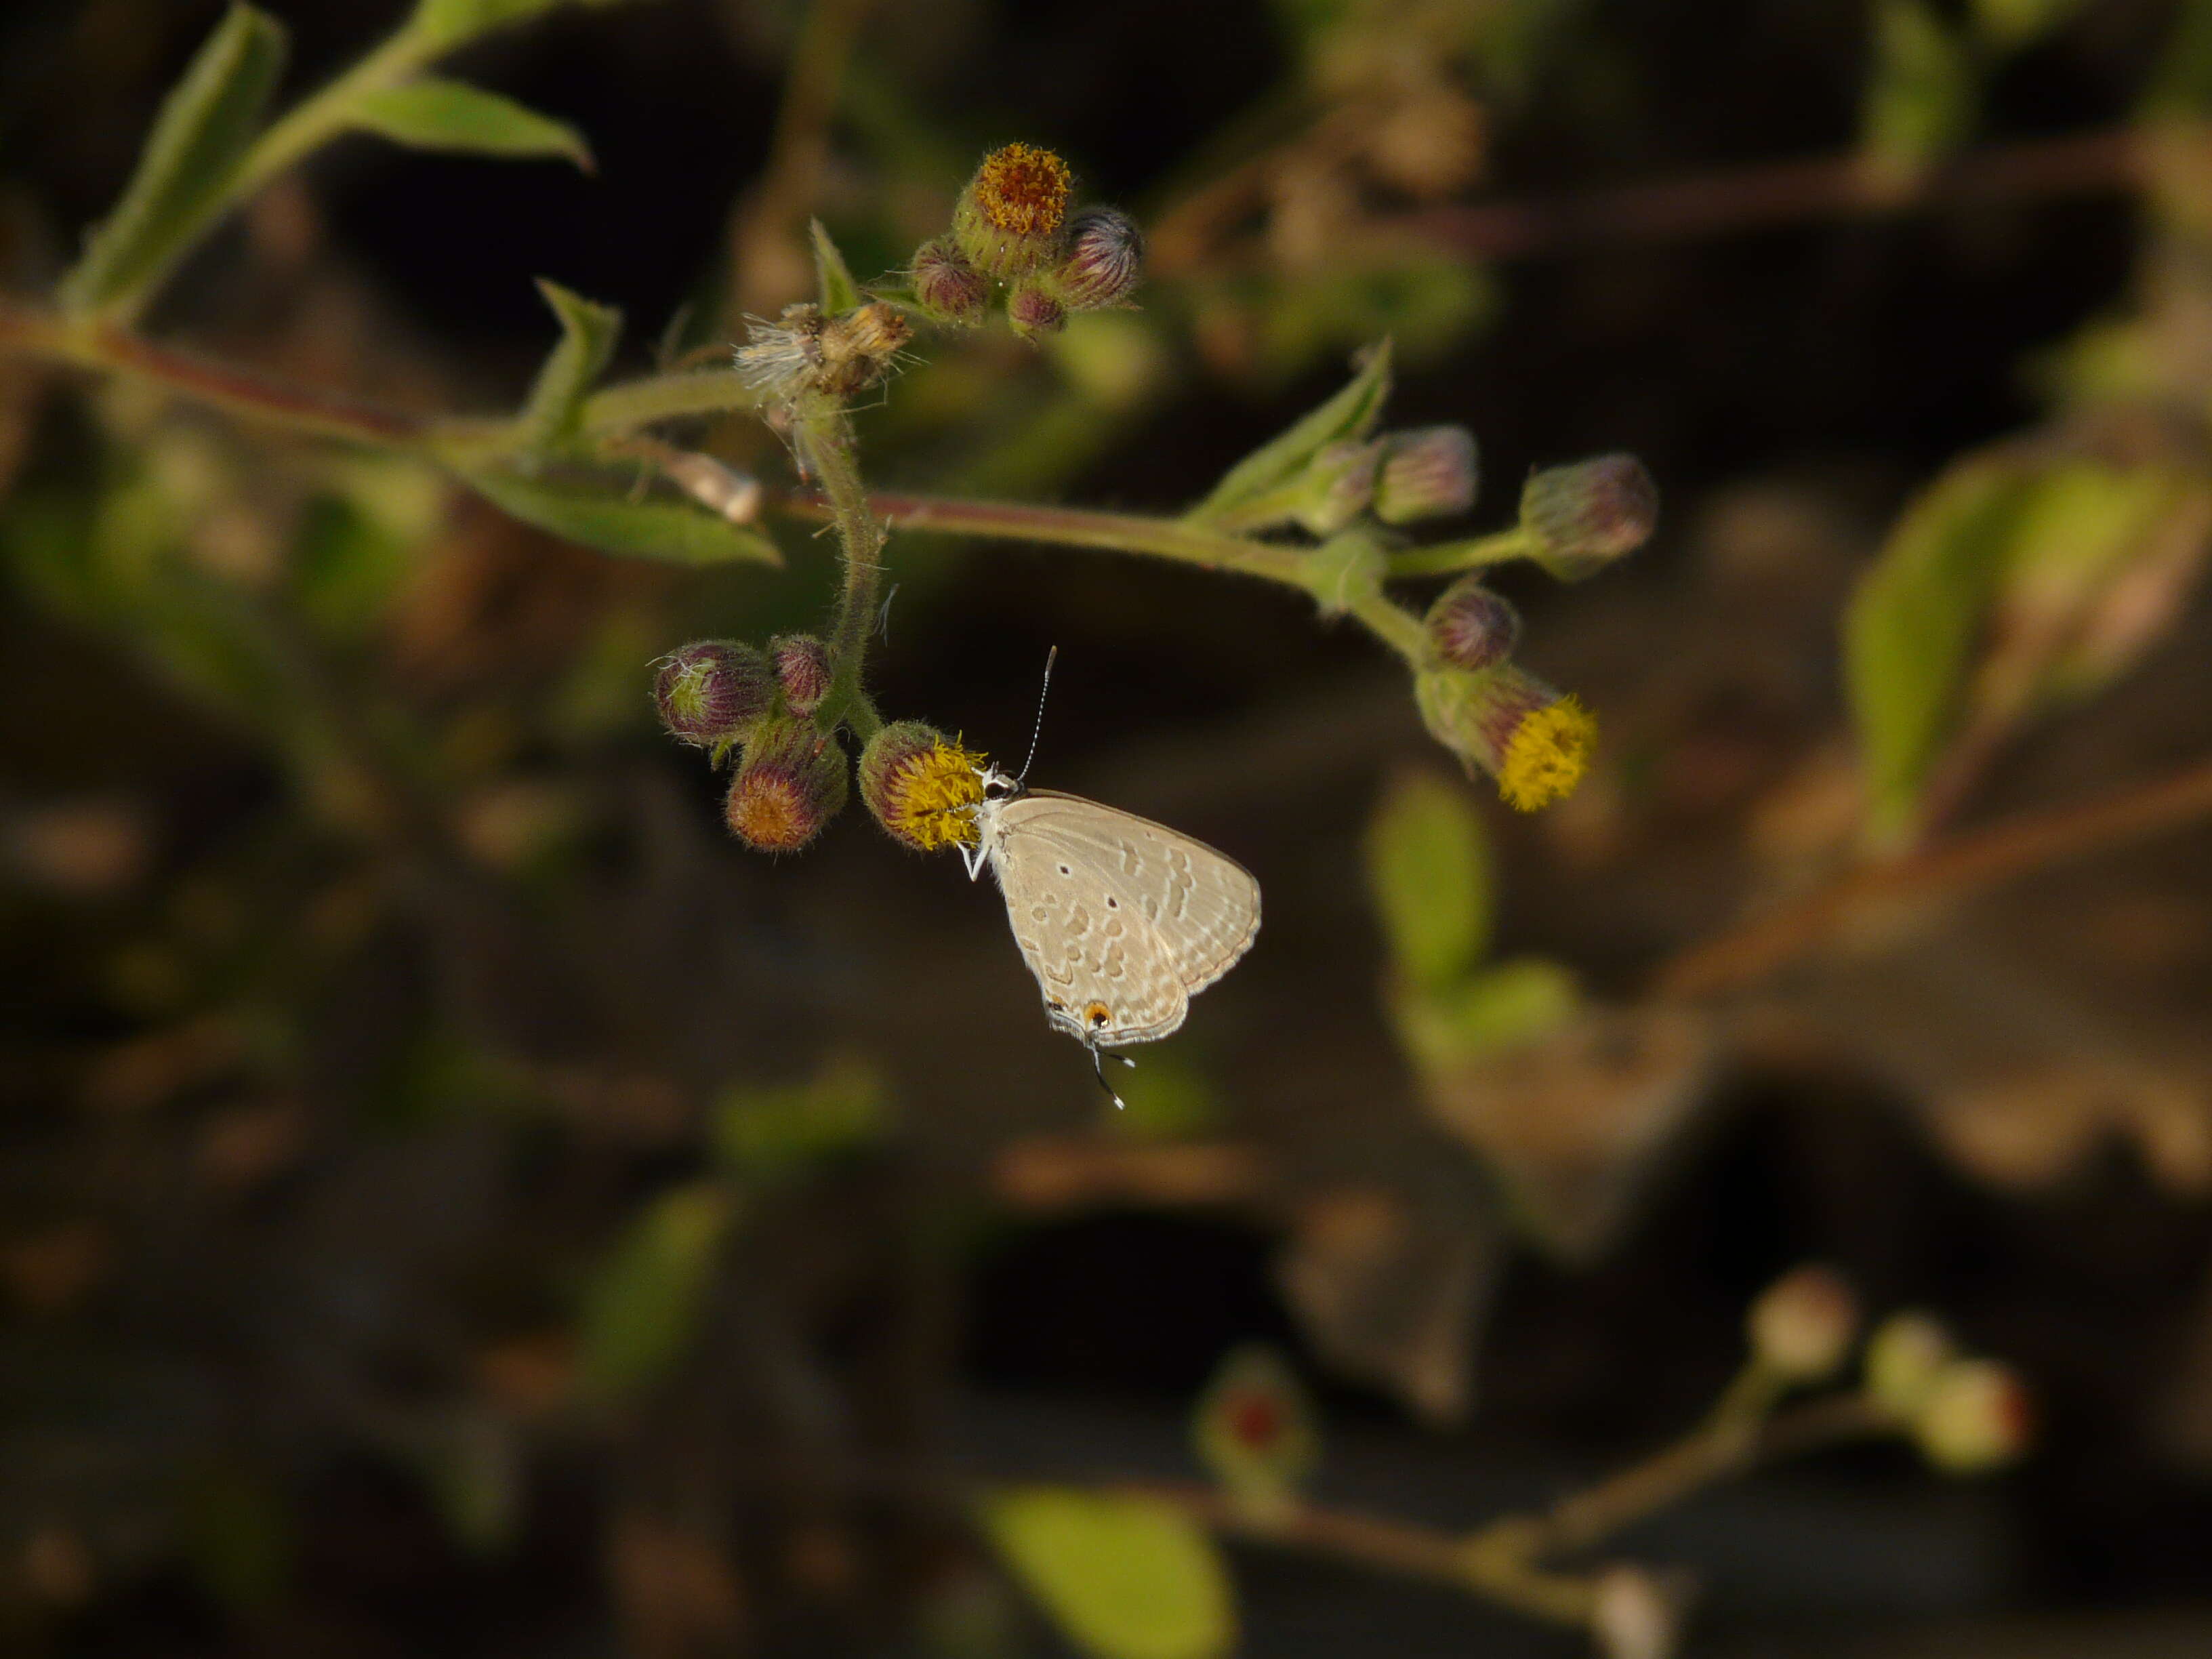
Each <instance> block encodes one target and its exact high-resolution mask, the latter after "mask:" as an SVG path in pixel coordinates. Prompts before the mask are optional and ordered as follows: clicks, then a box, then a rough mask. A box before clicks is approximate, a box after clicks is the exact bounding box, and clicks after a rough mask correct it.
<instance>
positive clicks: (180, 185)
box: [57, 4, 284, 315]
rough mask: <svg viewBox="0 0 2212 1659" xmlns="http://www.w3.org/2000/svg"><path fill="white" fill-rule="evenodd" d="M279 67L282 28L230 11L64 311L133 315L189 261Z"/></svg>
mask: <svg viewBox="0 0 2212 1659" xmlns="http://www.w3.org/2000/svg"><path fill="white" fill-rule="evenodd" d="M283 67H284V31H283V27H281V26H280V25H279V24H278V23H277V22H276V20H275V19H274V18H271V17H269V16H267V15H264V14H263V13H261V12H258V11H256V10H255V9H253V8H252V7H251V6H247V5H240V4H233V5H232V7H231V9H229V10H228V12H226V13H225V14H224V15H223V19H222V22H220V23H218V24H217V25H216V30H215V33H213V34H211V35H210V36H209V37H208V40H207V43H206V44H205V45H204V46H202V47H201V48H200V49H199V52H198V53H197V55H196V56H195V57H194V58H193V59H192V61H191V66H190V67H189V68H188V69H186V70H185V74H184V78H183V79H182V80H180V81H179V82H177V84H176V86H175V88H173V90H172V91H171V92H170V94H169V95H168V97H167V99H165V100H163V101H162V104H161V113H160V115H158V116H157V117H156V118H155V122H154V130H153V131H152V133H151V134H150V135H149V137H147V140H146V148H145V149H144V151H143V153H142V154H141V155H140V156H139V159H138V170H137V172H136V173H133V174H132V175H131V183H130V184H129V185H128V186H126V187H125V190H124V192H123V197H122V199H121V200H120V201H119V202H118V203H117V204H116V206H115V210H114V211H113V212H112V213H111V214H110V215H108V216H107V217H106V219H105V220H104V221H102V222H100V225H99V226H98V227H97V228H95V229H94V231H93V233H92V234H91V236H90V237H89V239H88V240H87V242H86V245H85V251H84V255H83V257H82V258H81V259H79V260H78V261H77V263H76V266H75V267H74V268H73V269H72V270H70V272H69V274H68V275H67V276H64V277H63V278H62V280H61V285H60V287H59V289H58V290H57V292H58V296H59V298H60V300H61V303H62V306H63V308H64V310H67V311H70V312H72V313H77V314H79V315H83V314H87V313H100V312H112V311H117V310H120V309H123V308H125V307H129V306H130V305H131V303H132V302H134V301H137V300H139V299H140V298H142V297H143V296H144V295H146V294H147V293H148V292H149V290H150V289H152V288H153V286H154V284H155V283H156V282H157V281H159V280H160V278H161V276H162V275H163V274H164V273H166V272H167V270H168V269H169V267H170V266H171V265H172V264H174V263H175V262H176V261H177V260H178V259H179V258H182V257H183V256H184V254H185V252H187V251H188V250H189V249H190V248H191V245H192V243H193V242H194V241H195V240H197V238H198V237H199V236H200V234H202V233H203V232H204V231H205V230H206V229H207V228H208V226H209V224H210V222H211V221H212V219H213V218H214V216H215V215H216V213H217V212H219V211H220V210H221V209H222V206H223V204H224V199H225V192H226V191H228V187H229V185H230V184H231V181H232V179H234V176H235V175H236V173H237V168H238V164H239V161H240V158H241V157H243V156H244V155H245V154H246V148H247V146H248V145H249V144H250V143H252V139H253V135H254V133H255V132H256V131H257V130H258V128H259V126H260V125H261V112H262V110H263V109H264V107H265V106H267V104H268V101H269V94H270V93H271V92H272V91H274V90H275V89H276V79H277V76H279V75H280V74H282V73H283Z"/></svg>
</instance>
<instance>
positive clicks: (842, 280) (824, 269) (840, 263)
mask: <svg viewBox="0 0 2212 1659" xmlns="http://www.w3.org/2000/svg"><path fill="white" fill-rule="evenodd" d="M807 226H808V229H809V231H810V232H811V234H812V236H813V239H814V274H815V276H816V277H817V280H818V281H819V282H820V283H821V284H822V309H823V311H824V312H826V313H829V315H830V316H832V317H834V316H836V314H837V313H839V312H841V311H850V310H851V309H852V308H853V307H854V306H856V305H858V304H860V284H859V283H856V282H854V280H853V273H852V272H851V271H850V270H848V269H847V268H846V265H845V256H844V255H843V254H842V253H840V252H838V251H837V244H836V243H835V242H833V241H831V240H829V232H828V231H826V230H824V229H823V228H822V222H821V221H820V220H819V219H811V220H809V221H808V222H807Z"/></svg>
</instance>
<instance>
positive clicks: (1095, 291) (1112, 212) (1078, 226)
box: [1052, 207, 1145, 311]
mask: <svg viewBox="0 0 2212 1659" xmlns="http://www.w3.org/2000/svg"><path fill="white" fill-rule="evenodd" d="M1144 274H1145V237H1144V233H1143V232H1142V231H1140V230H1139V229H1138V228H1137V222H1136V221H1135V220H1134V219H1132V218H1131V217H1130V216H1128V215H1127V214H1126V213H1123V212H1122V211H1121V210H1120V209H1118V208H1109V207H1094V208H1085V209H1084V210H1083V211H1082V212H1080V213H1079V214H1077V215H1076V216H1074V217H1073V218H1072V219H1070V220H1069V221H1068V222H1067V257H1066V258H1065V259H1063V260H1061V261H1060V265H1059V267H1058V269H1056V270H1054V271H1053V273H1052V291H1053V293H1054V295H1055V296H1056V297H1057V298H1058V299H1059V301H1060V303H1061V304H1062V305H1064V306H1066V307H1067V308H1068V309H1069V310H1070V311H1097V310H1099V309H1101V308H1102V307H1106V306H1118V305H1121V304H1124V303H1126V302H1127V300H1128V297H1129V295H1131V294H1133V293H1134V292H1135V291H1136V287H1137V283H1138V282H1139V279H1140V278H1142V276H1144Z"/></svg>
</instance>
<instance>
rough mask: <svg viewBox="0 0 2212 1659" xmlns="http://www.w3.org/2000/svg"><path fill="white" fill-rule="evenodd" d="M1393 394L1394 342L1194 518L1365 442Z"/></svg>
mask: <svg viewBox="0 0 2212 1659" xmlns="http://www.w3.org/2000/svg"><path fill="white" fill-rule="evenodd" d="M1389 395H1390V343H1389V341H1388V340H1385V341H1383V343H1381V344H1379V345H1377V346H1376V347H1375V348H1374V349H1373V350H1371V351H1370V352H1369V353H1368V355H1367V361H1366V362H1365V363H1364V365H1362V366H1361V368H1360V370H1359V372H1358V374H1356V375H1354V376H1353V377H1352V380H1351V381H1350V382H1349V383H1347V384H1346V386H1345V387H1344V389H1343V390H1342V391H1341V392H1338V393H1337V394H1336V395H1335V396H1334V397H1333V398H1330V399H1329V400H1328V402H1327V403H1325V404H1322V405H1321V407H1319V408H1318V409H1316V410H1313V411H1312V412H1311V413H1310V414H1308V415H1306V416H1303V417H1302V418H1301V419H1299V420H1298V421H1297V422H1296V423H1295V424H1294V425H1292V426H1291V427H1290V428H1287V429H1286V430H1285V431H1284V432H1282V433H1281V434H1279V435H1277V436H1276V437H1274V438H1272V439H1270V440H1269V441H1267V442H1266V443H1264V444H1262V445H1261V447H1259V448H1257V449H1255V450H1254V451H1253V452H1252V453H1250V454H1249V455H1247V456H1246V457H1245V458H1244V459H1243V460H1241V461H1239V462H1237V465H1235V466H1232V467H1231V468H1230V469H1229V471H1228V472H1227V474H1226V475H1225V476H1224V477H1223V478H1222V480H1221V482H1220V483H1218V484H1217V485H1215V486H1214V489H1213V493H1212V495H1208V496H1207V497H1206V499H1205V501H1201V502H1200V503H1199V505H1198V506H1197V507H1195V508H1194V510H1193V511H1192V513H1191V514H1190V516H1191V517H1192V518H1193V519H1194V520H1205V519H1208V518H1212V517H1213V516H1215V515H1216V514H1219V513H1226V512H1228V511H1229V510H1230V509H1231V508H1233V507H1239V506H1241V505H1243V503H1244V502H1246V501H1249V500H1251V499H1253V498H1254V497H1255V496H1258V495H1264V494H1265V493H1266V492H1267V491H1268V490H1270V489H1273V488H1274V487H1275V486H1276V485H1278V484H1279V483H1285V482H1286V481H1287V480H1289V479H1290V478H1291V477H1293V476H1294V475H1295V474H1297V473H1298V472H1300V471H1303V470H1304V467H1305V465H1306V464H1307V463H1308V462H1310V461H1311V460H1312V459H1313V458H1314V456H1315V455H1316V453H1318V452H1319V451H1321V450H1322V449H1324V448H1326V447H1328V445H1330V444H1333V443H1341V442H1343V441H1345V440H1346V439H1351V438H1364V437H1365V436H1366V435H1368V434H1369V433H1370V432H1372V431H1373V430H1374V429H1375V423H1376V422H1377V421H1379V420H1380V419H1381V418H1382V416H1383V403H1384V401H1385V400H1386V399H1388V398H1389Z"/></svg>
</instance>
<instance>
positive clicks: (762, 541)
mask: <svg viewBox="0 0 2212 1659" xmlns="http://www.w3.org/2000/svg"><path fill="white" fill-rule="evenodd" d="M461 476H462V481H463V482H464V483H467V484H468V485H469V486H470V487H471V489H475V490H476V491H477V493H478V494H479V495H483V497H484V498H485V499H486V500H488V501H490V502H491V503H492V504H493V505H494V506H495V507H499V508H501V510H502V511H504V512H507V513H512V514H513V516H514V517H516V518H518V519H520V520H522V521H523V522H524V523H525V524H533V525H536V526H538V528H539V529H540V530H545V531H550V532H552V533H553V534H554V535H556V536H559V537H562V538H564V539H566V540H568V541H572V542H578V543H580V544H583V545H584V546H586V547H595V548H598V549H599V550H600V551H601V552H603V553H620V554H624V555H628V556H631V557H635V558H646V559H666V560H669V561H671V562H674V563H677V564H723V563H727V562H731V561H732V560H743V561H746V562H751V563H754V564H775V565H780V564H781V563H782V562H783V555H782V554H781V552H779V551H778V550H777V549H776V545H775V543H774V542H772V541H770V540H769V538H767V537H766V536H763V535H762V534H761V533H760V532H758V531H757V530H749V529H746V528H744V526H740V525H734V524H732V523H731V522H730V521H729V520H727V519H724V518H720V517H717V516H716V515H715V514H714V513H708V512H705V511H702V509H700V508H698V507H693V506H691V505H690V504H689V503H688V502H684V501H669V500H666V499H665V498H660V497H654V496H647V497H646V498H645V499H643V500H639V501H634V500H632V499H631V498H630V495H629V484H628V483H627V482H626V481H625V480H623V479H621V478H618V477H615V476H614V475H613V474H612V473H611V472H608V473H605V474H604V475H602V474H594V473H586V474H584V475H583V476H582V477H560V478H555V477H542V476H532V475H529V474H526V473H524V472H520V471H516V470H514V469H513V468H511V467H504V466H496V465H495V466H485V467H477V468H472V469H471V470H470V471H466V472H465V473H463V474H462V475H461Z"/></svg>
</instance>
